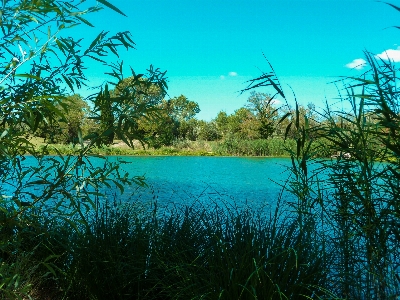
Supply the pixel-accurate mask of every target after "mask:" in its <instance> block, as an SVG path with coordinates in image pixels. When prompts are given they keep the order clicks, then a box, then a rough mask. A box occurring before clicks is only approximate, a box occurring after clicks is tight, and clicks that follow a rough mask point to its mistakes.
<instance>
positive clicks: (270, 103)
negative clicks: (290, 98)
mask: <svg viewBox="0 0 400 300" xmlns="http://www.w3.org/2000/svg"><path fill="white" fill-rule="evenodd" d="M274 103H275V99H274V98H273V97H271V96H270V95H268V94H265V93H259V92H255V91H252V92H251V94H250V97H249V98H248V99H247V105H246V107H247V108H248V109H249V110H250V111H251V112H253V114H254V115H255V116H256V118H257V120H258V121H259V128H258V131H259V133H260V138H263V139H267V138H269V137H270V136H272V135H273V133H274V132H275V128H276V126H277V124H278V121H279V114H278V108H276V107H274Z"/></svg>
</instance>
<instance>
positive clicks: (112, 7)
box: [97, 0, 127, 17]
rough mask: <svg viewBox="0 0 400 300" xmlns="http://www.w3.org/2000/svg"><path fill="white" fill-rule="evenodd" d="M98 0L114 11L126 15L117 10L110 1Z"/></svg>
mask: <svg viewBox="0 0 400 300" xmlns="http://www.w3.org/2000/svg"><path fill="white" fill-rule="evenodd" d="M97 1H98V2H100V3H101V4H103V5H105V6H107V7H109V8H111V9H112V10H114V11H116V12H117V13H119V14H121V15H123V16H125V17H127V15H126V14H124V13H123V12H122V11H121V10H119V9H118V8H117V7H115V6H114V5H112V4H111V3H110V2H108V1H106V0H97Z"/></svg>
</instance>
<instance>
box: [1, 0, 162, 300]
mask: <svg viewBox="0 0 400 300" xmlns="http://www.w3.org/2000/svg"><path fill="white" fill-rule="evenodd" d="M89 2H91V3H93V6H89V7H88V4H89V5H90V3H89ZM103 7H108V8H111V9H112V10H114V11H116V12H118V13H120V14H123V13H122V12H121V11H120V10H119V9H118V8H116V7H115V6H113V5H112V4H111V3H110V2H108V1H106V0H97V1H81V0H58V1H54V0H42V1H27V0H14V1H2V7H1V14H0V21H1V22H0V28H1V31H0V37H1V39H0V183H1V184H0V195H1V196H0V216H1V218H0V228H7V227H8V226H12V228H16V230H11V231H10V232H9V235H6V236H3V235H1V237H0V260H1V268H2V276H1V280H2V283H3V282H8V284H7V285H4V284H0V294H1V295H6V298H10V299H11V298H30V296H29V295H27V293H28V292H29V291H28V292H27V291H26V290H24V291H18V290H16V289H17V287H19V286H21V285H22V286H26V287H28V288H29V287H30V285H29V282H28V283H27V284H26V282H27V280H29V278H28V279H27V278H24V277H23V276H22V275H21V274H20V273H19V268H18V266H19V263H18V261H17V260H18V259H19V258H21V255H22V256H24V258H23V259H24V260H25V261H26V260H29V257H28V256H29V255H30V254H31V252H34V251H35V249H36V248H37V247H36V245H32V247H30V249H29V250H30V252H29V253H21V251H19V250H20V249H19V248H18V247H19V242H18V241H20V239H21V237H20V236H19V234H20V233H21V232H23V233H26V234H29V233H30V232H31V229H30V228H27V226H28V225H27V223H24V222H23V221H21V220H22V219H23V218H22V217H23V216H24V215H26V214H29V212H31V214H30V216H31V217H32V218H36V213H34V212H36V211H40V210H43V211H47V212H48V213H49V214H48V215H49V217H50V218H54V219H56V218H62V219H63V220H64V221H65V222H66V224H71V226H73V227H74V228H75V229H76V230H78V231H79V230H86V231H90V230H91V227H90V226H89V224H88V219H87V217H86V216H88V215H90V214H88V211H89V210H91V209H95V208H96V207H98V206H99V203H98V202H96V201H99V200H100V199H104V197H106V195H105V194H104V192H102V190H101V187H102V186H107V187H112V186H114V187H117V188H119V189H120V190H121V192H123V190H124V184H134V183H137V184H141V185H143V184H144V183H143V179H142V178H141V177H137V176H132V175H129V174H127V173H125V172H122V171H121V169H120V166H119V164H118V163H114V162H110V161H108V160H107V159H105V160H104V163H102V164H101V165H100V166H95V165H93V164H92V161H91V160H90V158H89V157H88V156H87V155H88V154H90V152H91V150H92V148H93V147H94V145H95V144H96V143H97V142H98V140H101V139H102V138H104V137H107V136H109V135H111V134H115V135H116V136H118V137H120V138H123V139H124V140H126V141H127V143H128V144H129V141H130V138H131V137H132V136H133V135H134V130H135V128H136V127H135V121H136V116H137V115H138V114H143V113H144V112H145V110H146V109H151V105H146V106H140V105H139V106H138V107H133V108H132V107H131V106H130V105H129V103H131V102H132V101H133V99H136V98H134V96H133V95H129V96H128V97H124V98H123V97H117V98H116V99H115V102H116V105H113V106H111V109H112V110H111V112H110V114H114V113H116V110H117V109H118V110H119V112H118V114H114V115H115V116H116V117H115V119H114V120H115V122H114V121H113V122H111V121H109V119H107V117H106V115H107V113H105V114H104V115H103V116H102V117H104V118H103V119H105V120H107V122H108V123H107V122H106V123H107V124H108V126H105V127H104V128H103V131H101V132H99V133H97V134H93V135H89V136H87V137H86V138H85V137H83V136H82V132H81V128H79V125H80V124H78V123H79V122H77V123H74V124H72V123H71V124H70V128H68V130H69V133H70V134H71V136H70V138H71V139H76V137H77V139H78V142H79V144H80V145H81V147H76V148H74V149H73V151H74V152H73V155H61V154H60V155H58V156H57V157H53V156H43V154H46V148H44V149H43V150H41V149H37V148H35V147H34V145H33V144H31V143H30V141H29V139H28V137H27V136H26V133H27V132H32V133H33V134H36V133H37V132H38V129H39V128H41V127H43V126H48V125H52V126H53V125H56V124H60V123H59V122H61V123H64V124H67V123H68V118H69V117H68V115H69V114H70V113H73V108H72V106H71V105H68V102H70V103H71V104H72V105H73V102H74V101H75V100H72V99H71V98H69V97H70V96H71V95H74V94H75V93H76V90H77V89H79V88H81V87H82V86H84V85H87V84H88V83H89V81H88V79H87V78H86V76H85V69H86V62H87V61H88V60H92V61H94V62H99V63H100V64H101V65H102V66H103V67H107V69H108V72H107V74H110V75H111V79H110V80H109V81H108V84H110V85H114V86H115V85H118V83H119V82H121V81H122V80H123V78H124V76H123V73H124V72H123V68H122V66H123V64H122V62H116V63H115V62H109V59H108V56H109V55H110V54H114V55H117V56H118V50H119V49H120V48H121V47H124V48H126V49H132V48H133V47H134V45H135V43H134V42H133V41H132V39H131V36H130V34H129V32H120V33H116V34H114V35H111V34H109V33H108V32H105V31H102V32H101V33H100V34H98V35H97V36H96V37H93V39H92V40H91V42H89V43H88V45H89V46H88V47H86V48H84V47H83V45H84V43H83V42H82V41H83V39H82V38H81V37H71V36H70V35H68V29H70V28H72V27H76V26H92V24H91V23H90V22H89V21H88V20H87V19H85V17H86V15H87V14H90V13H93V12H96V11H99V10H101V9H102V8H103ZM64 33H65V34H64ZM164 75H165V72H164V73H163V72H160V71H159V70H158V69H153V68H152V67H150V69H149V70H148V72H147V74H146V75H142V76H141V77H143V79H145V81H146V84H147V83H148V84H155V85H157V86H158V87H160V89H161V90H163V91H164V90H165V89H166V82H165V78H164ZM132 76H136V74H135V73H134V72H133V71H132ZM137 77H139V76H137ZM135 85H139V84H138V82H137V81H134V82H133V83H132V86H135ZM110 98H111V96H110V92H109V90H108V85H105V86H102V88H101V90H100V92H96V93H95V94H94V95H93V96H91V97H89V98H87V99H85V100H96V99H97V100H98V101H94V111H95V112H99V111H102V110H103V111H104V112H105V110H104V107H106V109H107V103H108V101H110ZM76 100H77V99H76ZM77 101H78V100H77ZM113 101H114V100H113ZM108 108H110V106H109V107H108ZM76 117H79V116H76ZM60 120H61V121H60ZM94 120H95V121H99V120H101V118H100V116H95V117H94ZM70 121H72V119H70ZM74 122H75V121H74ZM85 139H86V141H87V143H83V142H84V141H85ZM26 153H30V154H32V156H30V158H31V159H32V160H34V161H35V163H34V165H33V166H30V167H29V166H26V165H24V160H26V157H25V156H24V154H26ZM94 194H95V196H93V195H94ZM72 220H77V221H76V222H77V223H75V224H74V223H73V221H72ZM10 224H11V225H10ZM44 227H45V225H44ZM17 228H18V230H17ZM32 234H34V233H32ZM35 240H36V236H35V238H33V237H32V241H35ZM15 241H17V242H15ZM44 242H45V241H44ZM38 243H39V242H38ZM46 246H49V248H48V250H49V257H47V258H45V259H44V261H43V262H38V265H42V264H43V266H44V267H45V268H46V267H47V268H48V270H47V271H46V272H44V273H43V274H40V277H41V278H43V279H44V277H45V276H47V275H46V274H45V273H47V274H51V276H52V277H53V276H54V278H56V277H57V274H56V273H57V269H56V268H53V267H52V266H51V263H52V261H53V260H54V259H55V257H57V256H58V255H61V254H62V253H54V252H53V251H52V250H53V249H51V245H46ZM42 248H43V247H42ZM25 256H26V257H25ZM4 257H8V258H9V259H8V260H5V259H4ZM5 267H7V270H11V271H10V272H9V273H7V274H5V273H3V270H4V268H5ZM3 280H4V281H3ZM18 283H21V285H18ZM24 284H25V285H24ZM7 289H8V290H7Z"/></svg>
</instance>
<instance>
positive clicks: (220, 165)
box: [3, 156, 291, 207]
mask: <svg viewBox="0 0 400 300" xmlns="http://www.w3.org/2000/svg"><path fill="white" fill-rule="evenodd" d="M49 159H50V161H49V162H48V163H47V164H49V165H50V164H52V163H54V161H52V159H56V161H58V160H59V159H58V158H56V157H49ZM107 159H108V160H109V161H111V162H115V161H118V160H122V161H124V162H128V164H123V165H122V169H123V170H125V171H127V172H128V173H129V174H130V175H131V176H135V175H137V176H142V175H143V176H145V178H146V183H147V184H148V187H139V186H135V185H134V186H129V187H127V188H126V190H125V194H124V195H123V196H122V198H120V196H118V198H119V199H123V200H126V201H142V202H144V203H146V202H154V201H157V202H158V203H159V204H160V205H161V206H167V205H171V204H172V205H175V204H191V203H193V202H203V203H204V202H206V203H210V202H213V201H214V202H217V203H221V202H223V203H224V204H229V205H233V206H235V205H238V206H242V205H243V204H246V203H247V204H249V205H251V206H252V207H259V206H265V205H267V206H268V205H271V206H274V204H275V203H276V200H277V198H278V196H279V194H280V192H281V187H280V186H279V184H278V183H277V182H284V181H285V180H286V179H287V178H288V176H289V172H288V171H287V168H288V167H289V166H290V165H291V161H290V159H288V158H265V157H264V158H260V157H255V158H249V157H192V156H189V157H185V156H157V157H151V156H142V157H138V156H109V157H107ZM90 162H91V163H92V164H93V166H102V165H103V164H104V160H103V159H99V158H90ZM22 164H23V167H24V168H29V167H30V166H37V161H36V160H35V159H34V158H33V157H29V156H26V157H25V159H24V160H23V162H22ZM4 187H5V186H3V192H5V189H4ZM40 189H41V186H40V185H37V186H33V189H32V187H31V188H30V192H32V193H35V194H37V195H39V194H40ZM35 190H36V192H35ZM105 191H106V192H107V193H108V194H110V196H113V195H115V194H117V193H116V191H117V189H115V190H114V189H106V190H105ZM103 192H104V190H103ZM7 194H9V195H12V191H11V190H8V193H7ZM27 200H28V201H29V199H27Z"/></svg>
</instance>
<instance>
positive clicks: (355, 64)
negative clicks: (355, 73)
mask: <svg viewBox="0 0 400 300" xmlns="http://www.w3.org/2000/svg"><path fill="white" fill-rule="evenodd" d="M366 63H367V62H366V61H365V60H364V59H362V58H357V59H355V60H353V61H352V62H351V63H348V64H347V65H346V67H347V68H350V69H356V70H361V69H362V68H364V67H365V65H366Z"/></svg>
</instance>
